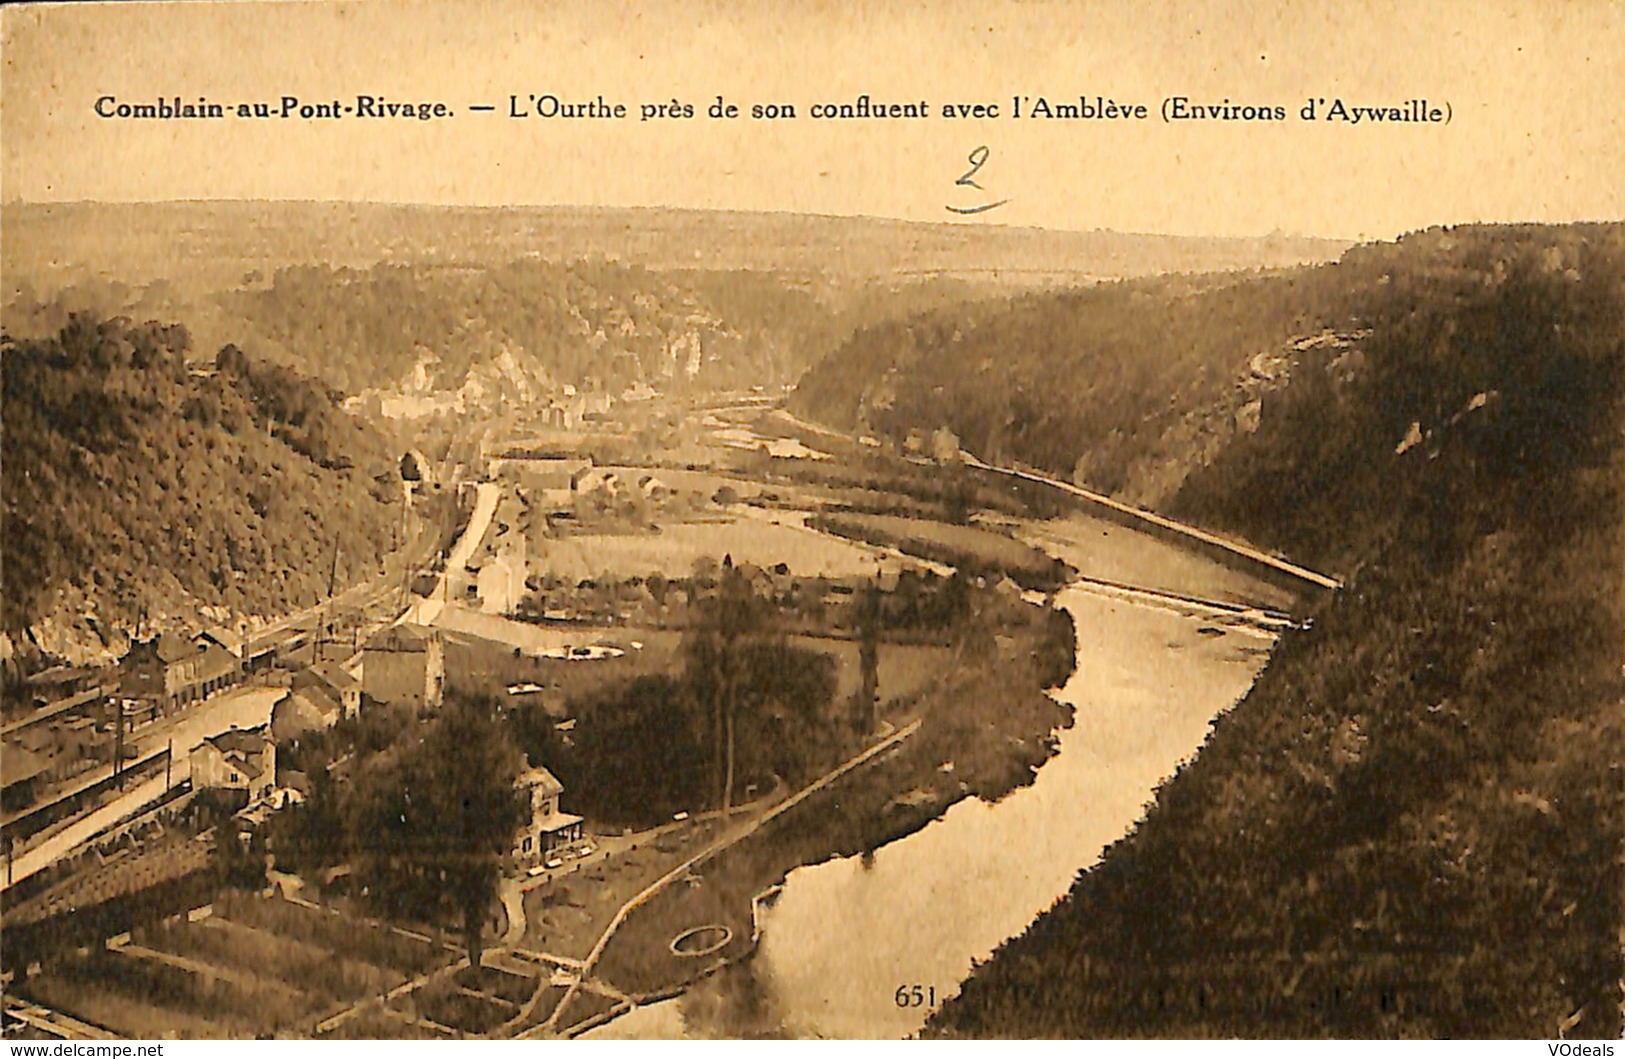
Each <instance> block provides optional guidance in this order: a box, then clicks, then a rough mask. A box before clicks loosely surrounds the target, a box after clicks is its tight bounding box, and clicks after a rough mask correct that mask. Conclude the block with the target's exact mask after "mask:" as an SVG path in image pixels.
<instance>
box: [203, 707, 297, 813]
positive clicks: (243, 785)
mask: <svg viewBox="0 0 1625 1059" xmlns="http://www.w3.org/2000/svg"><path fill="white" fill-rule="evenodd" d="M190 766H191V774H192V790H193V791H194V792H196V793H197V794H199V795H209V796H214V797H216V798H220V799H222V800H225V801H228V802H233V803H235V807H236V808H241V807H242V806H243V805H250V804H252V803H254V802H257V801H260V800H261V799H264V798H269V797H270V795H271V792H272V791H273V790H274V789H275V788H276V740H275V739H273V738H272V737H271V728H270V725H269V724H262V725H260V726H259V727H258V728H238V727H236V726H233V727H232V728H231V729H230V730H229V731H225V732H221V733H219V734H218V735H212V736H210V737H209V738H207V739H205V740H203V742H201V743H199V744H198V745H197V746H195V747H193V748H192V753H191V755H190Z"/></svg>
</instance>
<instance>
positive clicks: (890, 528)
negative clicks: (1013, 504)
mask: <svg viewBox="0 0 1625 1059" xmlns="http://www.w3.org/2000/svg"><path fill="white" fill-rule="evenodd" d="M808 525H809V526H812V527H816V528H817V529H819V530H823V531H824V532H826V533H832V534H836V535H838V536H841V537H847V538H850V539H853V540H859V541H867V542H869V543H871V544H878V545H883V546H886V547H891V548H896V549H898V550H899V551H903V552H906V553H908V554H909V555H915V556H919V557H920V558H922V559H928V560H930V561H932V562H938V563H946V564H948V565H950V566H955V567H964V568H966V569H969V570H991V571H998V572H1001V573H1004V574H1007V575H1009V577H1010V578H1011V579H1013V580H1014V581H1016V582H1017V583H1018V584H1020V585H1021V586H1022V587H1024V588H1043V589H1047V588H1053V587H1055V586H1057V585H1058V584H1060V583H1061V582H1062V581H1064V580H1065V576H1066V569H1065V566H1064V565H1063V564H1062V563H1060V562H1059V561H1058V560H1055V559H1052V558H1050V557H1049V556H1048V555H1045V554H1044V553H1043V552H1041V551H1039V550H1038V549H1037V548H1034V547H1032V546H1031V545H1029V544H1024V543H1022V542H1021V541H1018V540H1016V539H1015V538H1013V537H1009V536H1006V535H1005V534H1003V533H999V532H997V531H995V530H990V529H984V528H982V527H980V526H961V525H954V524H951V523H947V522H935V521H932V520H929V519H918V518H902V517H900V516H897V515H859V514H839V515H818V516H815V517H813V518H811V519H809V520H808Z"/></svg>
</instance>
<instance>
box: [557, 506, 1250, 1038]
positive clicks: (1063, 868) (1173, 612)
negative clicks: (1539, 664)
mask: <svg viewBox="0 0 1625 1059" xmlns="http://www.w3.org/2000/svg"><path fill="white" fill-rule="evenodd" d="M1127 532H1128V531H1123V530H1115V531H1113V532H1112V533H1111V534H1110V536H1111V537H1113V538H1118V542H1120V543H1123V542H1124V541H1123V538H1121V537H1120V535H1121V534H1124V533H1127ZM1067 536H1068V538H1069V539H1068V541H1067V542H1065V544H1062V543H1061V542H1054V543H1055V544H1056V545H1058V546H1056V547H1054V548H1053V549H1052V550H1054V551H1055V552H1056V554H1059V555H1061V556H1062V557H1063V558H1066V559H1068V560H1069V561H1072V562H1073V563H1074V565H1075V566H1078V567H1079V568H1080V569H1082V570H1084V572H1086V573H1096V571H1097V570H1098V569H1099V562H1100V560H1101V554H1102V553H1098V552H1096V551H1091V550H1093V549H1099V548H1100V547H1102V546H1103V545H1102V544H1101V541H1102V540H1104V539H1105V538H1107V536H1108V535H1107V534H1105V533H1100V534H1099V535H1098V537H1097V536H1096V535H1095V534H1093V533H1091V534H1089V535H1088V536H1087V537H1084V538H1079V537H1077V536H1074V535H1073V534H1070V533H1069V534H1068V535H1067ZM1134 536H1138V535H1134ZM1080 540H1082V541H1085V542H1086V553H1085V554H1084V555H1083V557H1084V558H1085V559H1087V558H1089V556H1090V555H1091V554H1092V555H1094V558H1095V559H1096V562H1095V563H1094V564H1090V563H1087V562H1079V558H1080V552H1079V550H1078V549H1079V547H1080ZM1133 545H1134V547H1135V548H1137V549H1140V550H1141V551H1143V550H1144V549H1145V548H1146V547H1147V544H1146V542H1145V540H1144V539H1142V540H1139V541H1134V542H1133ZM1159 545H1160V542H1155V543H1154V544H1153V545H1151V547H1153V548H1155V547H1157V546H1159ZM1160 547H1162V548H1168V546H1166V545H1160ZM1169 553H1170V554H1169V555H1168V556H1167V560H1168V561H1167V563H1166V564H1161V563H1159V564H1156V565H1158V566H1161V567H1162V568H1163V569H1173V568H1177V570H1178V571H1179V581H1180V585H1179V587H1180V589H1181V590H1183V591H1186V592H1189V593H1191V594H1195V595H1203V594H1204V593H1203V592H1202V589H1203V588H1204V587H1208V588H1210V589H1212V590H1213V591H1209V592H1207V593H1205V595H1206V596H1207V598H1216V597H1219V596H1221V595H1223V596H1230V597H1232V598H1233V597H1235V596H1238V595H1247V594H1252V593H1248V592H1247V591H1246V589H1247V587H1249V586H1245V585H1239V584H1238V581H1237V579H1238V577H1239V576H1240V575H1237V574H1236V573H1235V572H1234V571H1231V570H1225V569H1221V568H1220V567H1218V566H1216V565H1213V564H1210V563H1208V562H1207V561H1206V560H1203V559H1197V558H1194V557H1192V556H1190V555H1188V554H1185V553H1175V552H1174V550H1173V549H1171V548H1169ZM1091 565H1093V566H1094V567H1095V569H1091ZM1205 567H1210V568H1211V569H1204V568H1205ZM1097 576H1105V575H1104V573H1097ZM1257 588H1258V591H1257V593H1256V595H1255V598H1259V599H1272V601H1278V597H1275V594H1273V593H1271V592H1270V591H1269V590H1267V589H1265V588H1263V586H1261V585H1260V586H1257ZM1238 589H1239V590H1240V591H1238ZM1057 602H1058V604H1059V605H1061V606H1064V607H1065V608H1066V609H1067V610H1069V611H1071V613H1072V617H1073V620H1074V622H1075V624H1076V628H1077V668H1076V670H1075V671H1074V672H1073V674H1072V677H1071V679H1070V680H1068V682H1067V683H1066V685H1065V686H1064V687H1063V688H1061V689H1059V690H1057V691H1055V692H1053V694H1054V695H1055V696H1056V698H1058V699H1059V700H1061V701H1063V702H1066V703H1070V704H1071V705H1072V706H1073V708H1074V710H1075V717H1074V722H1073V724H1072V726H1071V727H1070V728H1068V729H1066V730H1065V731H1063V732H1062V733H1061V734H1060V749H1059V754H1058V755H1057V756H1056V757H1054V758H1052V759H1051V760H1050V761H1049V762H1048V763H1047V764H1045V765H1044V766H1043V767H1042V768H1041V769H1040V770H1039V772H1038V775H1037V778H1036V780H1035V781H1034V783H1033V784H1032V785H1031V786H1028V787H1025V788H1022V789H1020V790H1017V791H1015V792H1013V793H1012V794H1010V795H1009V796H1007V797H1006V798H1004V799H1003V800H1001V801H999V802H997V803H992V804H990V803H987V802H983V801H980V800H978V799H966V800H964V801H961V802H959V803H957V804H956V805H954V806H953V807H951V808H950V809H949V810H948V812H947V813H945V814H944V815H943V816H942V817H941V818H940V819H938V820H936V821H933V822H932V823H931V824H929V825H927V826H926V827H925V828H923V829H922V830H920V831H918V832H916V833H914V834H912V835H909V836H907V837H906V838H903V839H900V840H898V841H896V842H893V843H891V844H889V845H886V846H883V847H881V848H880V849H879V850H877V851H876V852H875V853H874V854H873V855H871V856H869V857H845V858H840V859H837V860H831V861H827V862H825V863H823V864H819V865H813V866H810V867H804V868H798V869H796V870H795V871H793V872H791V873H790V875H789V877H788V878H787V879H786V880H785V885H784V890H783V892H782V894H781V895H780V897H779V898H778V900H777V901H776V902H775V903H774V905H773V906H772V907H771V908H770V909H769V910H768V911H767V913H766V915H765V917H764V920H763V928H764V930H763V935H762V941H761V946H760V948H759V949H758V951H757V953H756V955H755V956H754V958H753V959H750V960H747V961H745V962H743V963H741V964H737V965H735V966H733V967H730V968H728V969H727V970H725V971H723V972H722V973H720V974H718V975H715V976H713V977H712V978H710V979H708V980H706V981H705V982H703V983H701V984H700V985H698V986H696V987H695V988H694V989H691V990H689V991H688V992H687V993H685V994H683V995H681V996H679V997H676V998H674V999H672V1000H667V1001H663V1002H661V1003H658V1004H653V1005H649V1006H647V1007H643V1008H638V1009H636V1010H634V1011H632V1012H629V1013H628V1014H626V1015H624V1016H622V1017H621V1018H619V1019H616V1020H615V1021H613V1022H611V1023H609V1024H607V1025H605V1026H602V1027H600V1028H599V1029H597V1030H595V1031H593V1032H592V1033H591V1034H589V1035H588V1036H590V1037H593V1038H598V1039H609V1038H681V1037H689V1038H707V1037H720V1038H738V1037H756V1036H788V1037H796V1038H807V1037H834V1038H848V1039H850V1038H898V1037H906V1036H908V1035H910V1034H913V1033H915V1032H916V1031H918V1030H919V1029H920V1027H921V1026H922V1025H923V1024H924V1021H925V1018H926V1016H927V1014H928V1013H929V1010H930V1005H929V1004H927V1005H923V1006H920V1007H907V1008H899V1007H898V1005H897V1002H896V994H897V990H898V988H899V987H900V986H910V987H912V986H914V985H919V986H921V987H922V990H927V991H928V990H934V991H935V1000H936V1003H937V1004H938V1005H940V1004H941V1002H942V1001H943V1000H945V999H946V998H947V997H948V996H950V995H952V994H953V993H956V992H957V991H958V989H959V983H960V982H961V981H962V980H964V978H965V977H966V976H967V975H969V973H970V971H971V966H972V963H973V961H976V960H981V959H986V958H987V956H988V955H990V954H991V953H992V951H993V949H994V948H995V947H997V946H998V945H999V944H1000V943H1001V942H1003V941H1004V940H1005V939H1007V938H1009V937H1011V936H1012V935H1014V934H1017V933H1020V932H1021V931H1022V930H1024V929H1025V928H1026V927H1027V925H1028V924H1029V923H1031V922H1032V921H1033V919H1034V918H1036V917H1037V916H1038V915H1039V914H1040V913H1042V912H1043V911H1045V910H1046V909H1048V908H1049V907H1050V906H1051V905H1052V904H1054V902H1055V901H1056V900H1057V899H1058V898H1060V897H1061V896H1062V895H1063V894H1064V893H1065V892H1066V891H1067V890H1068V889H1069V888H1070V886H1071V883H1072V880H1073V878H1074V876H1075V875H1076V873H1077V872H1078V870H1079V869H1081V868H1085V867H1088V866H1089V865H1092V864H1094V863H1095V862H1096V861H1097V860H1098V859H1099V857H1100V855H1101V853H1102V851H1103V850H1104V849H1105V848H1106V847H1107V846H1108V845H1110V844H1111V843H1112V842H1113V841H1115V840H1116V839H1118V838H1120V837H1121V836H1122V835H1123V834H1124V833H1126V832H1127V831H1128V829H1129V828H1130V827H1131V826H1132V825H1133V824H1134V823H1135V821H1137V820H1138V819H1139V818H1140V816H1141V815H1142V813H1143V811H1144V808H1145V806H1146V804H1147V802H1148V801H1149V800H1150V799H1151V797H1152V794H1153V791H1154V789H1155V787H1156V785H1157V784H1158V783H1160V782H1161V781H1162V780H1163V779H1164V778H1166V777H1167V776H1169V775H1170V774H1172V772H1173V771H1174V769H1175V768H1176V767H1177V766H1178V765H1179V763H1180V762H1181V761H1183V760H1185V759H1187V758H1189V757H1190V756H1191V755H1192V754H1193V753H1194V752H1195V751H1196V750H1197V749H1198V748H1199V747H1200V746H1201V744H1202V742H1203V740H1204V739H1205V738H1206V735H1207V732H1208V729H1209V726H1210V725H1211V723H1212V721H1213V719H1214V717H1216V716H1217V715H1218V714H1220V713H1222V712H1223V711H1225V710H1226V709H1228V708H1229V707H1231V706H1232V705H1234V704H1235V703H1236V702H1237V701H1238V700H1239V699H1240V698H1241V697H1242V696H1243V695H1244V694H1246V692H1247V689H1248V688H1249V687H1251V685H1252V683H1253V680H1254V678H1255V677H1256V676H1257V674H1258V671H1259V670H1260V669H1261V668H1262V667H1263V665H1264V662H1265V660H1266V659H1267V657H1268V652H1269V650H1270V648H1271V647H1272V646H1273V636H1272V635H1271V634H1269V633H1267V632H1264V631H1261V630H1259V629H1257V628H1253V627H1251V626H1246V625H1224V624H1222V623H1221V622H1219V621H1216V620H1214V618H1213V616H1212V615H1211V614H1202V613H1197V612H1193V611H1192V609H1191V608H1180V609H1172V608H1169V607H1164V606H1162V605H1158V604H1152V603H1148V602H1134V601H1129V600H1125V599H1121V598H1114V597H1113V596H1111V595H1108V594H1101V593H1097V592H1096V591H1094V590H1093V589H1091V588H1090V587H1088V586H1087V585H1083V584H1079V585H1074V586H1072V587H1070V588H1068V589H1066V590H1064V591H1062V592H1061V593H1060V594H1059V596H1058V598H1057ZM927 995H930V994H929V993H927Z"/></svg>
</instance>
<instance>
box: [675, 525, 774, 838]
mask: <svg viewBox="0 0 1625 1059" xmlns="http://www.w3.org/2000/svg"><path fill="white" fill-rule="evenodd" d="M761 624H762V614H761V604H760V601H759V600H758V599H757V598H756V594H755V592H754V591H752V589H751V586H750V582H749V581H747V580H746V579H745V575H744V573H743V571H741V570H740V569H739V568H738V567H736V566H734V564H733V559H732V557H731V556H730V557H726V558H724V560H723V566H722V571H721V576H720V578H719V579H718V583H717V592H716V595H714V596H712V597H711V598H710V599H707V600H705V601H704V602H703V603H702V604H701V605H700V621H699V623H698V625H697V626H696V627H695V629H694V630H693V632H692V633H691V634H690V635H689V637H688V638H687V640H686V641H685V643H684V653H685V655H686V656H687V661H686V670H687V675H688V678H689V682H690V684H691V685H692V686H693V688H694V690H695V692H696V693H697V694H698V695H699V696H700V697H701V699H702V700H709V701H710V703H711V705H712V752H713V760H714V761H715V763H716V772H715V775H716V799H717V803H718V804H719V805H721V806H722V808H723V809H724V810H727V809H729V808H731V807H732V806H733V785H734V734H735V727H736V722H737V717H738V712H739V703H740V693H741V689H742V687H743V684H744V682H745V678H746V676H747V674H746V667H747V658H746V652H747V649H748V647H749V645H750V643H751V641H752V640H753V639H754V637H755V636H756V634H757V633H758V632H759V630H760V628H761Z"/></svg>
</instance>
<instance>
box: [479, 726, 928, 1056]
mask: <svg viewBox="0 0 1625 1059" xmlns="http://www.w3.org/2000/svg"><path fill="white" fill-rule="evenodd" d="M922 723H924V718H916V719H915V720H914V721H913V722H911V723H910V724H908V725H907V726H905V727H903V728H900V729H898V730H897V731H895V732H893V733H892V734H890V735H888V736H886V738H884V739H882V740H880V741H879V742H877V743H875V744H874V745H873V746H870V747H869V748H868V749H866V750H864V751H863V752H861V753H859V754H857V755H856V756H854V757H852V758H849V759H847V760H846V761H845V762H843V763H842V764H840V765H838V766H836V767H835V768H834V769H832V770H830V771H829V772H826V773H825V774H824V775H823V776H820V777H819V778H818V779H816V780H814V781H813V782H812V783H810V784H808V785H807V786H806V787H803V788H802V789H801V790H799V791H797V792H796V793H795V794H794V795H792V796H791V797H789V798H787V799H786V800H784V801H783V802H780V803H779V804H778V805H776V806H774V807H773V808H772V809H769V810H768V811H767V812H765V813H763V814H762V815H761V816H758V817H756V818H755V819H753V820H751V821H750V822H748V823H746V824H744V825H743V826H741V827H739V828H738V829H736V830H734V831H733V832H731V833H729V834H726V835H723V836H721V837H719V838H718V839H716V840H715V841H714V842H712V843H711V844H710V845H709V846H706V847H705V848H704V849H702V850H700V851H699V852H698V853H696V854H694V855H693V856H692V857H690V858H688V859H687V860H685V861H683V862H682V863H681V864H679V865H677V866H676V867H675V868H673V869H671V870H670V871H668V872H667V873H666V874H664V875H662V876H661V877H660V878H658V879H656V880H655V881H654V882H652V883H650V884H649V885H648V886H647V887H645V888H644V889H643V890H642V891H640V892H639V893H638V894H637V895H636V896H634V897H633V898H632V899H631V900H629V901H627V902H626V903H625V904H623V905H622V906H621V907H620V909H619V910H618V911H617V912H616V913H615V917H614V918H613V919H611V920H610V922H609V926H607V927H605V928H604V932H603V934H601V935H599V938H598V942H597V943H596V944H595V945H593V947H592V951H591V952H589V953H588V954H587V958H586V959H585V960H583V961H582V963H581V973H580V976H579V977H577V978H576V980H575V981H574V982H572V983H571V984H570V987H569V988H568V989H566V990H565V993H564V996H563V997H561V998H560V1000H559V1002H558V1004H557V1005H556V1006H555V1007H554V1008H553V1013H552V1014H551V1015H549V1016H548V1018H547V1021H546V1022H544V1023H542V1024H541V1025H540V1026H538V1027H536V1028H535V1029H534V1030H531V1031H527V1032H526V1033H525V1034H523V1035H522V1036H523V1037H525V1038H527V1039H528V1038H531V1037H536V1036H541V1035H543V1034H551V1033H553V1032H555V1027H556V1025H557V1022H558V1018H559V1015H560V1014H561V1013H562V1012H563V1011H564V1009H565V1007H566V1006H567V1005H568V1004H569V1003H570V1002H571V1001H572V1000H573V999H575V996H576V994H577V993H578V992H579V991H580V990H581V989H582V987H583V984H582V983H583V980H584V979H586V978H588V977H589V976H590V975H591V974H592V969H593V967H594V965H596V964H597V962H598V959H599V957H600V956H602V955H603V953H604V949H605V948H606V947H607V946H608V945H609V942H610V939H611V938H612V937H613V936H614V934H615V932H616V931H617V930H619V929H620V927H621V924H622V923H624V922H625V921H626V917H627V916H629V915H631V914H632V912H634V911H636V910H637V908H638V907H639V906H641V905H643V904H644V903H646V902H647V901H649V900H650V899H651V898H653V897H654V896H655V895H656V894H658V893H660V891H662V890H664V889H665V888H666V887H667V886H669V885H671V884H672V883H673V882H675V881H676V880H678V879H681V878H682V877H683V876H685V875H687V874H688V872H689V869H691V868H693V867H694V866H695V865H696V864H699V863H701V862H702V861H705V860H708V859H710V858H711V857H713V856H715V855H716V854H718V853H720V852H722V851H723V850H725V849H727V848H728V847H729V846H732V845H734V844H735V843H738V842H740V841H742V840H744V839H746V838H749V837H750V836H751V835H753V834H755V833H756V832H757V831H758V830H760V829H761V828H762V826H763V825H765V824H767V823H769V822H770V821H772V820H774V819H776V818H777V817H779V816H780V815H782V814H784V813H787V812H789V811H790V810H791V809H793V808H795V807H796V806H797V805H800V804H801V803H802V802H803V801H806V800H807V799H808V798H810V797H812V796H813V795H814V794H816V793H818V792H819V791H821V790H823V789H824V788H825V787H827V786H829V785H830V784H831V783H834V782H835V781H836V780H838V779H840V778H841V777H842V776H844V775H846V774H847V773H848V772H851V771H852V770H853V769H855V768H857V767H859V766H860V765H863V764H864V763H865V762H867V761H869V760H870V759H872V758H874V757H875V756H876V755H877V754H881V753H883V752H885V751H886V750H889V749H891V748H892V747H893V746H896V745H897V744H898V743H901V742H902V741H903V740H905V739H907V738H908V737H909V736H911V735H913V734H914V733H915V732H917V731H919V730H920V725H921V724H922ZM546 993H547V990H546V989H545V988H539V989H537V991H536V993H535V994H534V995H533V996H532V997H531V998H530V1000H529V1001H528V1002H526V1004H525V1006H524V1007H523V1008H521V1009H520V1012H519V1014H518V1015H516V1016H514V1017H513V1018H512V1019H509V1020H508V1022H506V1023H504V1024H503V1025H502V1026H501V1027H500V1028H499V1029H498V1030H497V1032H498V1033H505V1032H509V1031H511V1029H512V1028H513V1027H514V1026H516V1025H518V1024H519V1023H520V1022H523V1021H524V1020H526V1019H528V1018H530V1017H532V1016H533V1015H534V1014H535V1010H536V1006H537V1005H538V1004H539V1003H540V1002H541V1000H542V998H543V997H544V996H545V995H546Z"/></svg>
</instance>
